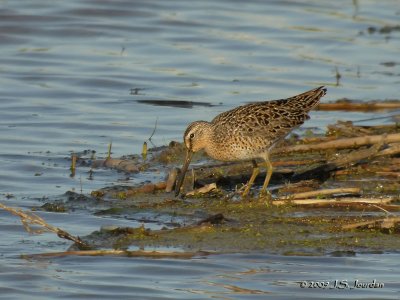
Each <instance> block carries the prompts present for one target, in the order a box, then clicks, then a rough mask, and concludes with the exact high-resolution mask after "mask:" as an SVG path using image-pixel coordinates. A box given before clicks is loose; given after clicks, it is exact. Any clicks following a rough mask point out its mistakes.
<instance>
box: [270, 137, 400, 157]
mask: <svg viewBox="0 0 400 300" xmlns="http://www.w3.org/2000/svg"><path fill="white" fill-rule="evenodd" d="M379 143H387V144H389V143H400V133H392V134H387V135H367V136H360V137H354V138H344V139H337V140H330V141H327V142H322V143H318V144H307V145H295V146H289V147H284V148H276V149H273V150H272V153H288V152H306V151H320V150H328V149H347V148H357V147H360V146H365V145H372V144H379Z"/></svg>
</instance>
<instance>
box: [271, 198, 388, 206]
mask: <svg viewBox="0 0 400 300" xmlns="http://www.w3.org/2000/svg"><path fill="white" fill-rule="evenodd" d="M392 201H393V198H390V197H389V198H385V199H379V198H340V199H317V198H314V199H299V200H274V201H272V204H273V205H276V206H280V205H285V204H296V205H310V204H357V203H369V204H387V203H390V202H392Z"/></svg>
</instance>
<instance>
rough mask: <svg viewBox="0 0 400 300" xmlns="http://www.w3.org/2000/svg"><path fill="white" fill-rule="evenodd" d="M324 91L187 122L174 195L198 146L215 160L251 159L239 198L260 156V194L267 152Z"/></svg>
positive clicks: (299, 121) (297, 123)
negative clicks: (261, 165) (182, 162)
mask: <svg viewBox="0 0 400 300" xmlns="http://www.w3.org/2000/svg"><path fill="white" fill-rule="evenodd" d="M325 94H326V88H325V87H323V86H321V87H319V88H316V89H313V90H310V91H308V92H305V93H302V94H299V95H296V96H293V97H290V98H287V99H280V100H273V101H263V102H256V103H250V104H247V105H243V106H239V107H237V108H234V109H232V110H229V111H226V112H223V113H221V114H219V115H218V116H216V117H215V118H214V119H213V120H212V121H211V122H207V121H196V122H193V123H191V124H189V126H188V127H187V129H186V131H185V133H184V135H183V140H184V142H185V146H186V149H187V152H186V158H185V161H184V164H183V167H182V170H181V174H180V176H179V178H178V180H177V183H176V186H175V196H178V195H179V193H180V189H181V186H182V183H183V180H184V178H185V174H186V171H187V169H188V167H189V164H190V161H191V159H192V155H193V153H194V152H197V151H199V150H201V149H204V150H205V152H206V153H207V154H208V155H209V156H210V157H212V158H214V159H216V160H221V161H240V160H251V161H252V163H253V172H252V174H251V177H250V180H249V182H248V183H247V185H246V187H245V190H244V192H243V194H242V197H246V196H247V194H248V193H249V191H250V188H251V186H252V185H253V183H254V180H255V179H256V177H257V175H258V173H259V167H258V165H257V162H256V159H257V158H260V159H263V160H264V161H265V164H266V168H267V175H266V176H265V181H264V184H263V186H262V189H261V191H260V195H262V193H263V192H265V191H266V189H267V186H268V183H269V181H270V179H271V175H272V165H271V162H270V160H269V152H270V151H271V149H272V148H273V147H274V146H275V145H276V144H277V143H278V142H279V141H280V140H282V139H284V138H285V136H286V135H288V134H289V133H290V132H291V131H292V130H293V129H294V128H296V127H299V126H300V125H301V124H303V123H304V122H305V121H306V120H307V119H309V118H310V117H309V115H308V112H309V111H310V110H311V109H313V108H314V107H315V106H316V105H317V104H318V103H319V101H320V99H321V97H323V96H324V95H325Z"/></svg>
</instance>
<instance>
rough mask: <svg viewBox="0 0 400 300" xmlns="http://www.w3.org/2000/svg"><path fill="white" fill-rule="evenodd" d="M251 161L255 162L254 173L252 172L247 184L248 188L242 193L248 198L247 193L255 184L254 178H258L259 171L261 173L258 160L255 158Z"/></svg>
mask: <svg viewBox="0 0 400 300" xmlns="http://www.w3.org/2000/svg"><path fill="white" fill-rule="evenodd" d="M251 162H252V163H253V173H251V177H250V179H249V182H248V183H247V184H246V189H245V190H244V192H243V194H242V197H243V198H246V196H247V194H248V193H249V192H250V188H251V186H252V185H253V183H254V180H256V177H257V175H258V173H260V168H259V167H258V165H257V162H256V161H255V160H254V159H253V160H252V161H251Z"/></svg>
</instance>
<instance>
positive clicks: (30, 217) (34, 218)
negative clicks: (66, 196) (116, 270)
mask: <svg viewBox="0 0 400 300" xmlns="http://www.w3.org/2000/svg"><path fill="white" fill-rule="evenodd" d="M0 208H2V209H4V210H6V211H8V212H10V213H12V214H13V215H15V216H18V217H20V218H21V222H22V225H23V226H24V228H25V230H26V231H27V232H29V233H31V234H41V233H43V232H46V231H47V232H54V233H55V234H57V235H58V236H59V237H60V238H63V239H67V240H70V241H73V242H74V243H76V244H77V246H78V247H80V248H81V249H85V248H86V249H88V248H90V245H88V244H87V243H86V242H84V241H82V240H81V239H80V238H79V237H76V236H73V235H72V234H69V233H68V232H66V231H64V230H62V229H60V228H57V227H54V226H52V225H50V224H48V223H46V221H45V220H43V219H42V218H41V217H39V216H38V215H36V214H34V213H31V212H23V211H22V210H21V209H15V208H12V207H9V206H6V205H4V204H2V203H0ZM32 225H38V226H41V227H42V229H33V228H32V227H31V226H32Z"/></svg>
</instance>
